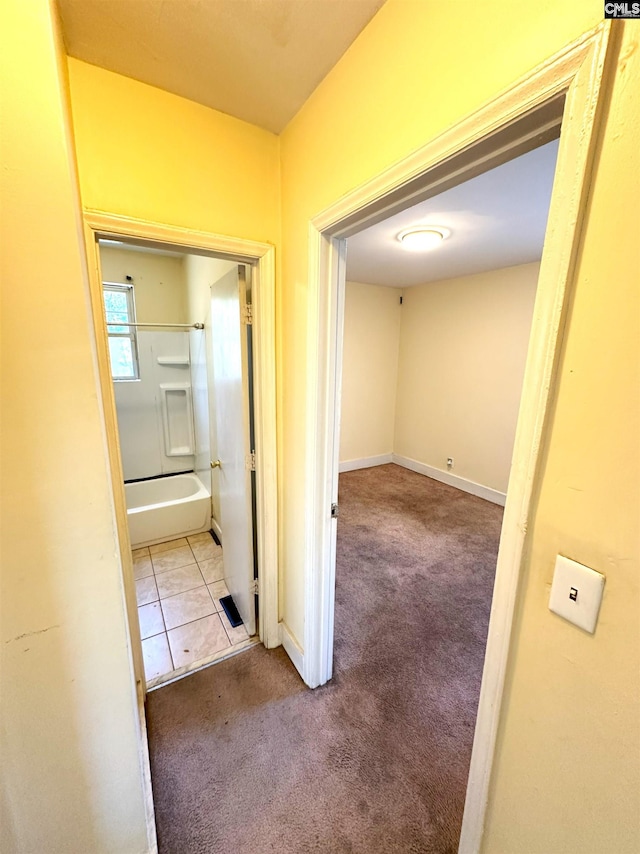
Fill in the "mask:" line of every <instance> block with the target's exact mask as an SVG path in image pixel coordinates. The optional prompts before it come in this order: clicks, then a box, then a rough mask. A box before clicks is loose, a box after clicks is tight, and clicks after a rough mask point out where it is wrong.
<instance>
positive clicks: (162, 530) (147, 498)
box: [124, 473, 211, 549]
mask: <svg viewBox="0 0 640 854" xmlns="http://www.w3.org/2000/svg"><path fill="white" fill-rule="evenodd" d="M124 491H125V497H126V502H127V520H128V522H129V535H130V537H131V546H132V548H134V549H135V548H140V546H149V545H153V543H162V542H165V541H166V540H174V539H176V538H177V537H186V536H187V535H188V534H198V533H200V531H208V530H209V528H210V527H211V496H210V495H209V493H208V492H207V489H206V487H205V486H204V484H203V483H202V482H201V481H200V479H199V478H198V476H197V475H195V474H191V473H190V474H176V475H172V476H170V477H159V478H156V479H155V480H141V481H139V482H138V483H126V484H125V486H124Z"/></svg>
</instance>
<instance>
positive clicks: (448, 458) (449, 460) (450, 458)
mask: <svg viewBox="0 0 640 854" xmlns="http://www.w3.org/2000/svg"><path fill="white" fill-rule="evenodd" d="M447 468H448V469H452V468H453V457H447Z"/></svg>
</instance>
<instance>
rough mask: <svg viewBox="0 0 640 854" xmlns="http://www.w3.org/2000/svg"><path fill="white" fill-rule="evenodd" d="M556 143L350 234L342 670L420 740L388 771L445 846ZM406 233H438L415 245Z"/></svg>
mask: <svg viewBox="0 0 640 854" xmlns="http://www.w3.org/2000/svg"><path fill="white" fill-rule="evenodd" d="M557 151H558V139H557V138H556V139H555V140H552V141H550V142H547V143H545V144H544V145H543V146H540V147H538V148H535V149H532V150H531V151H530V152H528V153H526V154H523V155H520V156H519V157H517V158H514V159H512V160H510V161H508V162H507V163H505V164H503V165H501V166H499V167H496V168H494V169H492V170H489V171H488V172H485V173H483V174H482V175H479V176H476V177H475V178H473V179H471V180H469V181H467V182H464V183H462V184H460V185H458V186H456V187H455V188H452V189H450V190H447V191H446V192H444V193H441V194H438V195H436V196H434V197H432V198H430V199H428V200H426V201H424V202H421V203H419V204H418V205H411V206H410V207H408V208H407V209H406V210H404V211H401V212H399V213H397V214H394V216H392V217H390V218H388V219H385V220H383V221H382V222H380V223H377V224H376V225H375V226H373V227H370V228H368V229H365V230H363V231H361V232H358V233H357V234H355V235H353V236H351V237H349V238H348V239H347V254H346V272H345V278H346V282H345V307H344V331H343V336H342V353H343V355H342V372H341V401H340V412H341V422H340V451H339V454H340V455H339V471H340V474H339V492H338V505H339V514H338V520H337V541H336V615H335V638H336V649H335V659H334V672H335V673H336V675H337V676H339V677H340V678H341V680H343V681H348V680H350V674H351V672H352V671H355V672H358V673H359V674H361V675H362V673H366V674H368V675H369V680H370V682H371V683H375V684H376V689H375V691H373V692H372V697H371V700H370V702H371V709H370V715H371V717H372V718H373V719H376V718H377V717H382V716H383V715H384V712H385V708H386V707H388V706H389V705H390V704H391V698H393V709H394V719H393V730H394V732H395V734H396V737H397V738H399V737H400V733H402V732H406V733H411V734H413V736H414V739H415V742H414V744H413V749H412V751H411V756H410V757H408V756H407V755H404V756H402V762H399V763H398V767H397V768H396V769H394V768H393V767H389V773H390V775H391V776H394V777H397V778H401V775H402V774H403V773H404V776H402V779H403V782H404V785H405V786H406V788H407V796H408V797H413V798H414V800H415V801H416V802H419V801H420V800H424V802H425V803H428V804H429V811H430V812H431V814H432V815H434V816H437V821H434V829H433V834H434V838H433V840H432V842H433V844H434V846H435V848H438V849H442V850H444V849H445V848H449V847H450V846H451V844H452V839H453V840H454V841H455V844H456V846H457V839H458V835H459V829H460V824H461V820H462V810H463V805H464V796H465V790H466V785H467V777H468V768H469V760H470V756H471V749H472V741H473V731H474V726H475V719H476V710H477V704H478V697H479V692H480V682H481V677H482V669H483V663H484V653H485V644H486V636H487V628H488V622H489V613H490V609H491V600H492V591H493V584H494V577H495V569H496V559H497V553H498V545H499V540H500V529H501V524H502V516H503V507H504V504H505V499H506V492H507V484H508V478H509V468H510V462H511V457H512V451H513V444H514V438H515V427H516V420H517V413H518V409H519V402H520V396H521V389H522V380H523V375H524V368H525V362H526V355H527V349H528V343H529V333H530V327H531V323H532V318H533V306H534V301H535V295H536V287H537V280H538V275H539V269H540V258H541V255H542V247H543V242H544V234H545V228H546V222H547V216H548V211H549V202H550V198H551V191H552V186H553V178H554V172H555V165H556V158H557ZM405 234H416V235H426V236H427V237H430V236H431V235H433V234H436V235H446V236H444V237H439V238H436V239H437V240H439V242H438V243H436V244H435V245H434V246H433V247H431V246H430V245H429V246H428V247H427V248H423V249H417V250H416V249H413V248H412V249H409V250H408V249H407V248H405V247H404V245H403V243H402V242H401V240H400V239H399V235H400V236H403V235H405ZM381 661H393V667H389V668H386V667H381V666H380V662H381ZM418 698H419V699H418ZM407 738H409V736H407ZM394 758H396V757H395V755H394V754H393V753H392V752H390V754H389V758H388V761H389V765H390V766H392V763H393V760H394ZM404 766H406V770H405V771H403V768H404ZM435 791H437V792H438V793H439V796H438V797H437V798H432V799H430V797H429V792H435ZM409 793H410V794H409Z"/></svg>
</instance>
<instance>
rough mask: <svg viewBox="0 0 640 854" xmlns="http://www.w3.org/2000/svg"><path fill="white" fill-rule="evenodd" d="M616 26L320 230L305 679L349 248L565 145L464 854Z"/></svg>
mask: <svg viewBox="0 0 640 854" xmlns="http://www.w3.org/2000/svg"><path fill="white" fill-rule="evenodd" d="M608 36H609V27H608V26H606V25H603V26H601V27H598V28H596V29H595V30H594V31H593V32H591V33H589V34H587V35H585V36H584V37H583V38H581V39H579V40H578V41H577V42H576V43H574V44H573V45H571V46H569V47H568V48H567V49H566V50H564V51H563V52H562V53H561V54H559V55H558V56H556V57H553V58H551V59H550V60H549V61H548V62H546V63H544V64H543V65H542V66H541V67H539V68H537V69H535V70H534V71H532V72H531V74H530V75H528V76H526V77H525V78H524V79H523V80H521V81H520V82H518V83H516V84H514V86H512V87H511V88H509V89H508V90H506V91H505V92H504V93H503V94H502V95H500V96H498V97H497V98H496V99H495V100H494V101H492V102H490V103H489V104H487V105H486V106H485V107H483V108H481V109H480V110H478V111H477V112H476V113H474V114H473V115H471V116H469V117H468V118H466V119H465V120H464V121H462V122H460V123H459V124H458V125H456V126H454V127H453V128H451V129H450V130H448V131H446V132H444V133H443V134H442V135H441V136H440V137H438V138H436V139H435V140H434V141H433V142H432V143H429V144H428V145H427V146H425V147H424V148H423V149H421V150H419V151H417V152H416V153H415V154H413V155H411V156H410V157H408V158H407V159H406V160H405V161H402V162H400V163H398V164H396V166H394V167H392V168H391V169H390V170H388V171H387V172H386V173H383V174H382V175H380V176H378V177H377V178H375V179H373V180H372V181H370V182H368V183H367V184H365V185H363V186H361V187H359V188H357V189H356V190H354V191H352V192H351V193H349V194H348V195H347V196H345V197H343V198H341V199H340V200H339V201H337V202H336V203H335V204H334V205H332V206H331V207H329V208H327V209H326V210H325V211H323V212H322V213H320V214H318V216H316V217H315V218H314V219H313V220H312V228H311V237H310V245H309V252H310V259H311V260H310V264H311V275H310V291H311V296H310V301H311V304H312V310H311V317H310V329H309V340H310V342H311V344H310V372H309V375H308V377H307V384H308V402H309V410H308V421H309V429H308V434H307V442H306V447H307V448H308V459H307V467H308V472H309V478H308V481H307V484H308V488H307V493H306V499H307V507H308V508H309V511H308V515H307V530H306V540H307V555H308V561H307V564H306V585H307V589H308V590H309V591H310V592H309V595H308V596H307V597H306V600H305V643H304V661H303V672H304V674H305V681H306V682H307V684H309V685H312V686H315V685H320V684H323V683H324V682H326V681H327V680H328V679H329V678H331V675H332V665H333V642H334V641H333V632H334V612H335V559H336V528H337V526H336V524H335V518H336V516H337V513H336V512H335V510H334V508H335V507H336V505H337V500H338V468H339V453H338V448H339V423H340V411H339V400H340V377H341V366H342V333H343V322H344V285H345V264H346V241H347V239H348V238H349V237H350V236H352V235H354V234H356V233H357V232H358V231H361V230H363V229H364V228H366V227H367V226H368V225H373V224H375V223H377V222H380V221H382V220H383V219H385V218H387V217H389V216H390V215H393V214H394V213H397V212H398V211H399V210H402V209H403V208H405V207H407V205H408V204H411V203H415V202H419V201H422V200H425V199H428V198H431V197H433V196H435V195H437V194H438V193H440V192H443V191H445V190H447V189H450V188H452V187H456V186H458V185H460V184H461V183H463V182H464V181H465V180H468V179H470V178H473V177H475V176H477V175H480V174H482V173H484V172H486V171H487V170H488V169H490V168H492V167H494V166H498V165H500V164H502V163H505V162H507V161H509V160H511V159H513V158H514V157H516V156H518V155H519V154H523V153H526V152H527V151H530V150H532V149H533V148H536V147H538V146H539V145H541V144H543V143H545V142H547V141H549V140H550V139H553V138H554V137H555V136H558V132H559V129H560V127H561V126H562V133H561V136H560V146H559V152H558V165H557V172H556V179H555V182H554V188H553V193H552V199H551V208H550V213H549V223H548V227H547V233H546V238H545V244H544V251H543V256H542V262H541V270H540V276H539V280H538V292H537V296H536V304H535V309H534V319H533V324H532V332H531V341H530V346H529V352H528V356H527V365H526V369H525V378H524V383H523V395H522V400H521V404H520V411H519V415H518V424H517V428H516V436H515V442H514V453H513V460H512V467H511V475H510V480H509V488H508V492H507V500H506V505H505V515H504V521H503V526H502V533H501V537H500V546H499V551H498V561H497V569H496V580H495V586H494V594H493V602H492V608H491V617H490V621H489V632H488V640H487V648H486V656H485V662H484V669H483V675H482V684H481V689H480V700H479V707H478V715H477V718H476V726H475V732H474V741H473V750H472V756H471V766H470V771H469V781H468V785H467V793H466V799H465V806H464V816H463V823H462V830H461V836H460V846H459V850H460V851H461V852H465V854H466V852H469V854H471V852H475V851H477V850H479V848H480V844H481V839H482V832H483V826H484V813H485V809H486V805H487V799H488V791H489V782H490V775H491V768H492V762H493V755H494V747H495V741H496V737H497V730H498V722H499V716H500V710H501V700H502V692H503V687H504V681H505V674H506V669H507V660H508V655H509V645H510V636H511V628H512V623H513V616H514V608H515V602H516V594H517V589H518V581H519V574H520V572H521V569H522V563H523V556H524V546H525V537H526V533H527V525H528V523H529V521H530V512H531V507H532V503H533V500H534V492H535V485H536V475H537V466H538V460H539V454H540V449H541V446H542V444H543V442H544V438H545V427H546V422H547V418H548V413H549V410H550V403H551V400H552V394H553V380H554V376H555V371H556V366H557V361H558V358H559V354H560V350H561V331H562V328H563V323H564V319H565V317H566V308H567V305H568V300H569V294H570V288H571V281H572V276H573V272H574V264H575V259H576V257H577V251H578V246H579V241H580V231H581V221H582V217H583V215H584V210H585V207H586V201H587V194H588V176H589V173H590V168H591V164H592V160H593V156H594V150H595V140H596V133H595V129H596V127H597V121H598V118H599V114H600V113H599V111H600V107H601V98H600V92H601V87H602V81H603V73H604V68H605V58H606V54H607V45H608Z"/></svg>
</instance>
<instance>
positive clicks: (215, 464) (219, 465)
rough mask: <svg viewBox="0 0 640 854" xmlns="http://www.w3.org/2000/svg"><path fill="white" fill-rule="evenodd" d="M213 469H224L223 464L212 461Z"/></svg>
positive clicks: (218, 461)
mask: <svg viewBox="0 0 640 854" xmlns="http://www.w3.org/2000/svg"><path fill="white" fill-rule="evenodd" d="M211 468H212V469H220V468H222V463H221V462H220V460H211Z"/></svg>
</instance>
